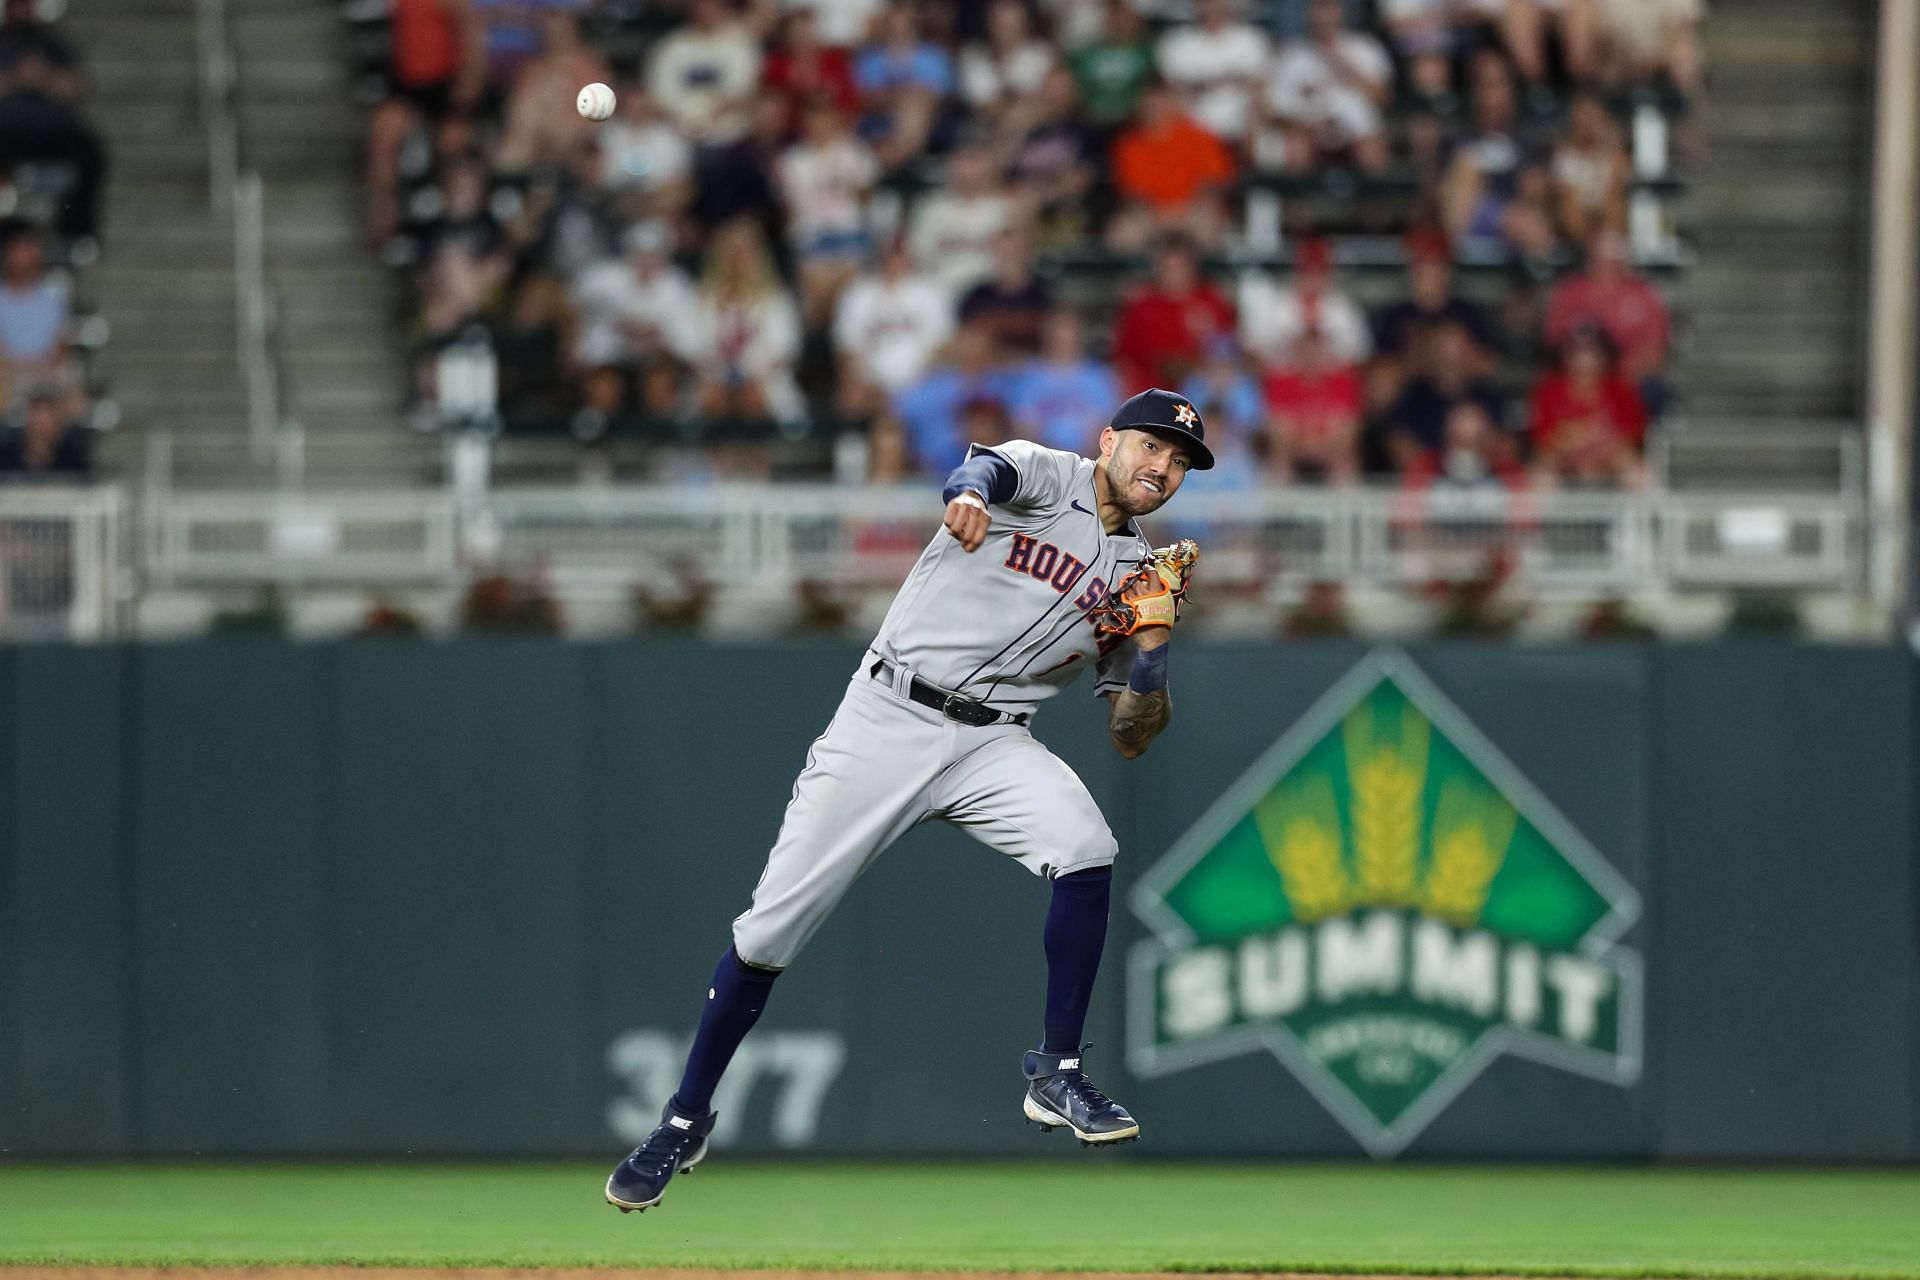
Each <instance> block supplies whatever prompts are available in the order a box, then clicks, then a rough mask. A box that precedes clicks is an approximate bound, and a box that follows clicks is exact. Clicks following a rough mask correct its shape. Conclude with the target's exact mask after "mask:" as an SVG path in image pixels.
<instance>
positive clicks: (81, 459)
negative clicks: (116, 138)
mask: <svg viewBox="0 0 1920 1280" xmlns="http://www.w3.org/2000/svg"><path fill="white" fill-rule="evenodd" d="M43 7H44V8H47V9H50V10H53V11H56V12H57V9H58V8H63V7H64V6H57V7H56V6H42V5H41V4H38V3H36V0H0V480H20V479H35V478H45V479H71V478H73V477H75V476H79V475H84V474H85V473H86V472H87V471H88V470H89V469H90V466H91V461H90V454H91V448H90V446H91V440H92V435H93V433H92V431H91V430H90V429H89V428H88V427H87V426H86V425H85V422H86V417H87V412H88V408H89V405H88V400H87V396H86V392H85V376H84V369H83V365H82V361H81V359H80V355H79V351H78V348H77V345H76V337H77V334H76V328H77V324H76V318H75V307H74V300H73V273H74V271H75V269H77V268H80V267H84V266H86V265H87V264H89V263H91V262H92V261H93V260H94V259H95V258H96V257H97V255H98V252H99V241H98V234H99V212H100V184H101V179H102V175H103V172H104V166H105V159H104V153H103V151H102V148H101V145H100V141H99V138H98V137H97V135H96V134H95V133H94V131H93V129H92V128H91V126H90V125H89V124H88V123H87V121H86V119H85V117H84V115H83V110H84V106H85V101H86V89H87V84H86V78H85V76H84V74H83V72H82V69H81V62H80V55H79V51H78V50H76V49H75V48H74V46H73V45H72V44H71V43H70V42H69V41H68V40H67V39H66V38H65V37H64V36H63V35H62V34H61V33H60V32H59V31H58V30H57V29H56V28H55V26H54V25H53V24H52V23H50V22H48V21H46V20H44V19H43V16H42V9H43Z"/></svg>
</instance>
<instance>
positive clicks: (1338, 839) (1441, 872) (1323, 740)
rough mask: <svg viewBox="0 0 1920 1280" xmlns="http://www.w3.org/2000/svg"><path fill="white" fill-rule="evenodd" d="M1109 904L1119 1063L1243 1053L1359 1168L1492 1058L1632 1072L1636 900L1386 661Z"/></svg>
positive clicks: (1329, 701)
mask: <svg viewBox="0 0 1920 1280" xmlns="http://www.w3.org/2000/svg"><path fill="white" fill-rule="evenodd" d="M1131 905H1132V907H1133V910H1134V912H1135V913H1136V914H1137V915H1138V916H1139V917H1140V918H1141V919H1142V920H1144V921H1145V922H1146V923H1147V924H1148V925H1149V926H1150V927H1151V928H1152V929H1153V931H1154V937H1152V938H1151V939H1149V940H1147V941H1145V942H1142V943H1139V944H1138V945H1136V946H1135V947H1134V949H1133V951H1132V953H1131V954H1130V956H1129V957H1128V1013H1127V1022H1128V1041H1129V1045H1128V1058H1129V1065H1130V1066H1131V1067H1132V1069H1133V1070H1134V1071H1135V1072H1136V1073H1137V1074H1140V1075H1146V1076H1158V1075H1168V1074H1172V1073H1175V1072H1178V1071H1183V1070H1186V1069H1189V1068H1191V1067H1194V1066H1198V1065H1200V1064H1202V1063H1207V1062H1214V1061H1218V1060H1220V1059H1223V1058H1228V1057H1234V1056H1237V1055H1239V1054H1243V1053H1247V1052H1251V1051H1255V1050H1261V1049H1264V1050H1267V1051H1269V1052H1271V1053H1272V1054H1273V1055H1274V1056H1275V1057H1277V1058H1278V1059H1279V1060H1280V1062H1281V1063H1282V1064H1283V1065H1284V1066H1286V1067H1287V1069H1288V1070H1290V1071H1292V1072H1293V1073H1294V1075H1295V1076H1297V1077H1298V1078H1299V1079H1300V1080H1301V1081H1302V1083H1304V1084H1305V1085H1306V1086H1307V1088H1308V1089H1309V1090H1311V1091H1312V1093H1313V1094H1314V1096H1315V1097H1316V1098H1318V1099H1319V1101H1320V1102H1321V1104H1322V1105H1324V1106H1325V1107H1326V1108H1327V1110H1328V1111H1330V1112H1331V1113H1332V1114H1333V1115H1334V1117H1335V1118H1336V1119H1338V1120H1339V1121H1340V1123H1341V1124H1342V1125H1344V1126H1345V1127H1346V1129H1347V1130H1348V1132H1350V1133H1351V1134H1352V1135H1353V1136H1354V1138H1355V1139H1356V1140H1357V1141H1358V1142H1359V1143H1360V1144H1361V1146H1363V1147H1365V1148H1366V1149H1367V1151H1369V1152H1370V1153H1372V1154H1373V1155H1374V1156H1376V1157H1381V1158H1385V1157H1389V1156H1392V1155H1395V1154H1396V1153H1398V1152H1399V1151H1401V1150H1402V1149H1403V1148H1405V1147H1406V1145H1407V1144H1408V1143H1409V1142H1411V1141H1413V1139H1414V1138H1415V1137H1416V1136H1417V1135H1418V1134H1419V1133H1420V1131H1421V1130H1422V1129H1424V1128H1425V1127H1426V1126H1427V1124H1428V1123H1430V1122H1431V1121H1432V1120H1433V1118H1434V1117H1435V1116H1437V1115H1439V1114H1440V1112H1441V1111H1443V1110H1444V1109H1445V1108H1446V1106H1447V1104H1448V1103H1449V1102H1451V1101H1452V1100H1453V1099H1454V1098H1455V1097H1456V1096H1458V1095H1459V1093H1460V1092H1461V1091H1462V1090H1463V1089H1465V1088H1466V1087H1467V1085H1469V1084H1470V1083H1472V1081H1473V1080H1474V1078H1475V1077H1477V1076H1478V1075H1479V1074H1480V1073H1481V1072H1482V1071H1484V1070H1485V1069H1486V1067H1487V1066H1488V1064H1489V1063H1491V1062H1492V1061H1493V1060H1494V1059H1495V1058H1497V1057H1498V1056H1500V1055H1501V1054H1503V1053H1511V1054H1515V1055H1517V1056H1521V1057H1526V1058H1531V1059H1533V1060H1535V1061H1538V1062H1541V1063H1544V1064H1546V1065H1548V1066H1552V1067H1556V1068H1560V1069H1562V1070H1566V1071H1571V1072H1575V1073H1578V1074H1581V1075H1586V1076H1591V1077H1594V1078H1597V1079H1600V1080H1605V1081H1608V1082H1611V1083H1615V1084H1621V1085H1626V1084H1631V1083H1632V1082H1633V1081H1635V1080H1636V1079H1638V1078H1639V1073H1640V1035H1641V990H1642V987H1641V970H1640V960H1639V956H1638V954H1637V953H1635V952H1633V951H1631V950H1629V949H1627V948H1625V947H1622V946H1620V945H1619V944H1618V941H1617V940H1618V939H1619V937H1620V936H1621V935H1622V934H1623V933H1624V932H1625V931H1626V930H1627V928H1628V927H1629V926H1630V925H1631V924H1632V923H1633V921H1634V919H1635V918H1636V917H1637V916H1638V914H1639V910H1640V902H1639V896H1638V895H1637V894H1636V893H1635V892H1634V890H1633V888H1632V886H1631V885H1629V884H1628V883H1627V882H1626V880H1625V879H1624V878H1622V877H1621V875H1620V874H1619V873H1618V872H1617V871H1615V870H1614V869H1613V867H1612V866H1610V865H1609V864H1608V863H1607V861H1606V860H1605V859H1604V858H1603V857H1602V856H1601V855H1600V853H1599V852H1598V851H1597V850H1595V849H1594V848H1593V846H1592V845H1590V844H1589V843H1588V842H1587V841H1586V840H1585V838H1583V837H1582V836H1581V835H1580V834H1579V832H1577V831H1575V830H1574V828H1573V827H1572V825H1571V824H1570V823H1568V822H1567V820H1566V819H1565V818H1563V817H1562V816H1561V815H1560V813H1559V812H1558V811H1557V810H1556V809H1554V807H1553V806H1552V804H1550V803H1549V802H1548V801H1547V799H1546V798H1545V797H1544V796H1542V795H1541V794H1540V793H1539V792H1538V791H1537V790H1536V789H1535V788H1534V787H1533V786H1532V785H1531V784H1530V783H1528V782H1527V780H1526V779H1525V777H1523V776H1522V774H1521V773H1520V771H1519V769H1517V768H1516V767H1515V766H1514V765H1513V764H1512V762H1510V761H1509V760H1507V758H1506V757H1505V756H1503V755H1502V754H1501V753H1500V752H1499V751H1498V750H1497V749H1496V748H1495V747H1494V746H1493V744H1492V743H1491V742H1489V741H1488V740H1487V739H1486V738H1485V736H1484V735H1482V734H1481V733H1480V732H1479V731H1478V730H1477V729H1475V728H1474V727H1473V725H1472V724H1471V723H1469V722H1468V721H1467V719H1466V717H1465V716H1464V715H1462V714H1461V712H1460V711H1459V709H1458V708H1457V707H1455V706H1454V705H1453V704H1452V703H1451V702H1449V701H1448V700H1447V699H1446V697H1445V696H1444V695H1443V694H1441V693H1440V691H1439V690H1438V689H1437V688H1435V687H1434V685H1433V684H1432V683H1431V682H1430V681H1429V680H1428V679H1427V678H1426V677H1425V676H1424V675H1422V674H1421V673H1420V672H1419V670H1418V669H1417V668H1415V667H1414V666H1413V664H1412V663H1411V662H1410V661H1409V660H1407V659H1406V658H1405V657H1404V656H1402V655H1399V654H1393V653H1389V654H1381V655H1375V656H1372V657H1369V658H1368V659H1366V660H1365V661H1364V662H1362V663H1361V664H1360V666H1359V667H1357V668H1355V669H1354V670H1353V671H1352V672H1350V673H1348V675H1347V676H1346V677H1345V678H1344V679H1343V680H1341V682H1340V683H1339V684H1338V685H1336V686H1335V687H1334V688H1333V689H1332V690H1331V691H1330V692H1329V693H1328V694H1327V695H1326V696H1325V697H1324V698H1322V699H1321V700H1320V702H1319V703H1318V704H1317V705H1316V706H1315V707H1314V708H1313V709H1312V710H1311V711H1309V712H1308V713H1307V715H1306V717H1305V718H1304V719H1303V720H1302V721H1301V722H1300V723H1299V724H1298V725H1296V726H1295V727H1294V728H1293V729H1291V730H1290V731H1288V732H1287V733H1286V734H1285V735H1284V736H1283V737H1282V738H1281V739H1280V740H1279V741H1278V742H1276V743H1275V744H1274V745H1273V747H1272V748H1271V749H1269V750H1268V752H1267V753H1266V754H1265V755H1264V756H1263V757H1261V759H1260V760H1258V761H1256V762H1255V764H1254V765H1253V767H1252V768H1250V769H1249V770H1248V771H1247V773H1246V775H1245V776H1244V777H1242V778H1241V779H1240V780H1239V781H1238V782H1237V783H1236V784H1234V786H1233V787H1232V788H1231V789H1230V790H1229V791H1228V792H1227V793H1226V794H1225V795H1224V796H1222V797H1221V798H1220V799H1219V800H1218V801H1217V802H1216V803H1215V804H1214V805H1213V807H1212V808H1211V809H1209V810H1208V811H1207V812H1206V813H1205V814H1204V815H1203V816H1202V817H1201V819H1200V820H1199V822H1198V823H1196V824H1195V825H1194V827H1193V829H1192V830H1191V831H1189V832H1188V833H1187V834H1186V835H1185V836H1183V837H1182V838H1181V840H1180V841H1179V843H1178V844H1176V845H1175V846H1174V847H1173V848H1172V849H1171V850H1169V851H1168V853H1167V854H1166V856H1165V857H1164V858H1162V859H1161V860H1160V862H1159V863H1157V864H1156V865H1155V866H1154V867H1152V868H1151V869H1150V870H1149V871H1148V872H1147V874H1146V875H1145V876H1144V877H1143V878H1142V880H1141V882H1140V884H1139V885H1138V886H1137V887H1136V888H1135V889H1134V892H1133V895H1132V898H1131Z"/></svg>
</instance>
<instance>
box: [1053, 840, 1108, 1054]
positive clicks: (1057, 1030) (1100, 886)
mask: <svg viewBox="0 0 1920 1280" xmlns="http://www.w3.org/2000/svg"><path fill="white" fill-rule="evenodd" d="M1112 889H1113V868H1112V867H1095V868H1093V869H1092V870H1091V871H1076V872H1073V873H1072V874H1071V875H1064V876H1060V877H1058V878H1057V879H1055V880H1054V882H1053V901H1052V902H1051V903H1050V904H1049V905H1048V907H1047V928H1046V932H1045V934H1044V935H1043V941H1044V943H1045V946H1046V951H1047V1023H1046V1026H1047V1038H1046V1040H1045V1041H1044V1042H1043V1043H1042V1044H1041V1046H1040V1047H1041V1051H1042V1052H1044V1053H1076V1052H1078V1051H1079V1049H1080V1043H1081V1036H1082V1035H1083V1034H1084V1033H1085V1031H1086V1029H1087V1008H1088V1006H1090V1005H1091V1004H1092V1003H1093V979H1094V977H1095V975H1097V974H1098V973H1099V972H1100V952H1101V951H1102V950H1103V949H1104V948H1105V947H1106V945H1107V900H1108V898H1109V896H1110V894H1111V891H1112Z"/></svg>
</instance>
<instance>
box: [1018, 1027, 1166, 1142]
mask: <svg viewBox="0 0 1920 1280" xmlns="http://www.w3.org/2000/svg"><path fill="white" fill-rule="evenodd" d="M1025 1065H1026V1072H1027V1097H1026V1101H1025V1102H1024V1103H1023V1104H1022V1110H1024V1111H1025V1112H1026V1115H1027V1119H1029V1120H1031V1121H1033V1122H1034V1123H1035V1124H1037V1125H1039V1126H1040V1127H1041V1128H1042V1129H1045V1130H1048V1131H1051V1130H1054V1129H1058V1128H1060V1127H1061V1126H1062V1125H1064V1126H1066V1127H1067V1128H1069V1129H1071V1130H1073V1134H1074V1136H1075V1137H1077V1138H1079V1139H1080V1145H1081V1146H1083V1147H1092V1146H1106V1145H1109V1144H1112V1143H1117V1142H1132V1141H1133V1140H1134V1139H1135V1138H1137V1137H1139V1136H1140V1123H1139V1121H1137V1120H1135V1119H1134V1118H1133V1117H1132V1116H1130V1115H1128V1114H1127V1109H1126V1108H1125V1107H1123V1106H1121V1105H1120V1104H1119V1103H1117V1102H1115V1101H1114V1100H1113V1099H1112V1098H1109V1097H1108V1096H1107V1095H1106V1094H1104V1093H1102V1092H1100V1090H1098V1089H1096V1088H1095V1087H1094V1085H1093V1081H1091V1080H1089V1079H1087V1077H1086V1073H1085V1072H1083V1071H1082V1070H1081V1069H1080V1055H1079V1054H1078V1053H1070V1054H1060V1053H1042V1052H1041V1051H1040V1050H1038V1049H1030V1050H1028V1051H1027V1060H1026V1064H1025Z"/></svg>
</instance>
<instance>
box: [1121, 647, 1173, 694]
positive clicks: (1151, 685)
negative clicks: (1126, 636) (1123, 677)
mask: <svg viewBox="0 0 1920 1280" xmlns="http://www.w3.org/2000/svg"><path fill="white" fill-rule="evenodd" d="M1171 648H1173V646H1172V645H1170V644H1163V645H1161V646H1160V647H1159V648H1158V649H1149V650H1147V651H1146V652H1145V653H1137V654H1135V655H1134V657H1133V670H1132V671H1131V672H1130V673H1128V675H1127V688H1129V689H1131V690H1133V691H1134V692H1135V693H1159V692H1160V691H1161V690H1162V689H1165V688H1166V687H1167V650H1169V649H1171Z"/></svg>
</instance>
